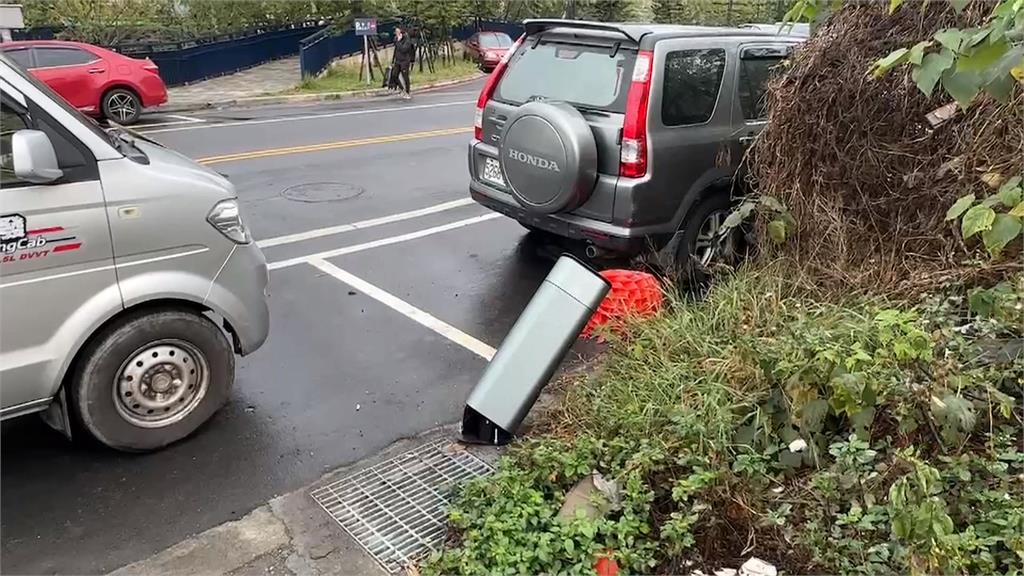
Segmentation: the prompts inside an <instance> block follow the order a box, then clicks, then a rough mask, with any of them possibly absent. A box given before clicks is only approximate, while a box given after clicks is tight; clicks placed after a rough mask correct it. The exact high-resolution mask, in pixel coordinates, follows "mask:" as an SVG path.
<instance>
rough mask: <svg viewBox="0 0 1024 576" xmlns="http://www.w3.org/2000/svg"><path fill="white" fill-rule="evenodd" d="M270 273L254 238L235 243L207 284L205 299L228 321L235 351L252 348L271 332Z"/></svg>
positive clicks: (248, 351)
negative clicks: (252, 240)
mask: <svg viewBox="0 0 1024 576" xmlns="http://www.w3.org/2000/svg"><path fill="white" fill-rule="evenodd" d="M269 298H270V273H269V271H268V270H267V260H266V258H264V256H263V251H262V250H260V248H259V246H257V245H256V243H255V242H250V243H249V244H240V245H237V246H235V247H234V249H233V250H232V251H231V254H230V255H229V256H228V258H227V261H226V262H225V263H224V267H223V268H221V271H220V272H219V273H218V274H217V277H216V278H214V280H213V283H212V284H211V285H210V294H209V296H207V302H206V304H208V305H209V306H210V307H211V308H213V309H214V310H217V311H218V312H219V313H220V314H221V315H222V316H224V320H225V321H227V323H228V324H229V325H230V327H231V330H232V332H233V333H234V336H235V338H236V342H235V344H236V347H237V348H238V353H239V354H241V355H243V356H245V355H246V354H249V353H251V352H254V351H255V350H256V349H258V348H259V347H260V346H262V345H263V343H264V342H265V341H266V340H267V336H268V335H269V334H270V305H269Z"/></svg>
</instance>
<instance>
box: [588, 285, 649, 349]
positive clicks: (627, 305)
mask: <svg viewBox="0 0 1024 576" xmlns="http://www.w3.org/2000/svg"><path fill="white" fill-rule="evenodd" d="M601 276H602V277H604V279H605V280H608V282H609V283H610V284H611V286H612V287H611V290H609V291H608V295H607V296H605V298H604V300H602V301H601V305H600V306H598V308H597V311H596V312H594V315H593V316H591V317H590V321H589V322H587V325H586V327H585V328H583V336H585V337H590V336H591V335H593V333H594V330H595V329H596V328H597V327H599V326H604V325H606V324H610V325H611V326H612V327H613V328H616V327H621V325H622V322H623V320H625V319H626V318H627V317H629V316H641V317H645V316H653V315H654V314H657V313H658V311H659V310H661V306H662V304H663V302H664V294H663V293H662V291H661V284H659V283H658V279H657V278H655V277H654V276H653V275H651V274H648V273H646V272H639V271H637V270H605V271H603V272H601Z"/></svg>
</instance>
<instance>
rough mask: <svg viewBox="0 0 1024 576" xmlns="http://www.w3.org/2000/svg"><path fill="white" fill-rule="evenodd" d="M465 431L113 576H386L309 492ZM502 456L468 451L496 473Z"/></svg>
mask: <svg viewBox="0 0 1024 576" xmlns="http://www.w3.org/2000/svg"><path fill="white" fill-rule="evenodd" d="M457 434H458V426H457V425H454V426H445V427H442V428H437V429H435V430H431V431H429V432H427V433H425V434H423V435H421V436H417V437H415V438H411V439H406V440H400V441H398V442H396V443H395V444H392V445H391V446H389V447H388V448H386V449H384V450H383V451H381V452H380V453H378V454H376V455H374V456H372V457H370V458H367V459H365V460H362V461H360V462H356V463H353V464H351V465H349V466H346V467H344V468H341V469H338V470H335V471H334V472H331V473H329V474H327V475H326V476H324V477H322V478H321V479H320V480H318V481H316V482H314V483H313V484H312V485H310V486H306V487H303V488H301V489H299V490H296V491H294V492H291V493H289V494H285V495H283V496H278V497H277V498H274V499H273V500H271V501H269V502H268V503H266V504H264V505H263V506H260V507H259V508H256V509H255V510H253V511H252V512H250V513H249V514H247V515H246V516H244V517H242V518H240V519H239V520H235V521H233V522H227V523H224V524H221V525H220V526H216V527H214V528H211V529H209V530H207V531H205V532H202V533H200V534H197V535H195V536H192V537H190V538H187V539H186V540H183V541H182V542H179V543H178V544H175V545H174V546H171V547H170V548H168V549H166V550H164V551H163V552H159V553H157V554H155V555H154V556H151V557H149V558H147V559H145V560H141V561H139V562H135V563H133V564H129V565H127V566H124V567H122V568H119V569H117V570H115V571H114V572H111V574H110V576H138V575H141V574H161V575H164V576H187V575H188V576H195V575H207V574H209V575H213V574H227V575H238V576H242V575H245V576H249V575H253V574H274V575H280V576H291V575H301V576H306V575H309V576H319V575H324V576H326V575H343V576H347V575H353V576H354V575H360V576H361V575H373V574H379V575H384V574H386V572H385V571H384V570H383V569H382V568H381V566H380V565H379V564H378V563H377V562H376V561H375V560H374V559H373V558H372V557H371V556H370V555H369V554H368V553H367V552H366V550H365V549H363V548H362V547H361V546H360V545H359V544H358V543H356V541H355V540H353V538H352V537H351V536H349V535H348V533H346V532H345V531H344V530H343V529H342V528H341V526H339V525H338V524H337V523H336V522H335V521H334V519H332V518H331V517H330V516H329V515H328V514H327V512H325V511H324V509H323V508H321V507H320V506H319V505H318V504H317V503H316V501H314V499H313V497H312V496H311V495H310V492H311V491H313V489H315V488H319V487H323V486H326V485H328V484H330V483H332V482H335V481H337V480H339V479H342V478H346V477H349V476H351V475H352V474H354V473H356V472H359V471H363V470H366V469H368V468H370V467H371V466H375V465H378V464H380V463H382V462H386V461H388V460H390V459H393V458H395V457H396V456H399V455H402V454H404V453H407V452H410V451H412V450H416V449H418V448H420V447H423V446H426V445H428V444H431V443H433V442H438V441H444V440H454V438H455V436H456V435H457ZM500 450H501V449H498V448H493V447H486V446H472V447H469V448H468V451H469V452H470V453H472V455H474V456H476V457H477V458H479V459H481V460H483V461H484V462H487V463H489V464H490V465H492V466H493V465H494V463H495V462H496V461H497V459H498V457H499V455H500Z"/></svg>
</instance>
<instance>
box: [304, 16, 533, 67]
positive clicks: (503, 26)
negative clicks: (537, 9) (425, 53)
mask: <svg viewBox="0 0 1024 576" xmlns="http://www.w3.org/2000/svg"><path fill="white" fill-rule="evenodd" d="M397 25H398V22H385V23H380V24H378V26H377V33H378V34H379V35H385V37H387V38H390V37H392V36H393V35H394V31H395V26H397ZM477 30H487V31H495V32H505V33H506V34H508V35H509V36H511V37H512V38H513V39H515V38H518V37H519V35H520V34H522V33H523V25H522V24H521V23H519V22H502V21H490V20H485V21H481V22H480V25H479V28H478V27H477V26H476V25H475V24H468V25H465V26H460V27H458V28H455V29H453V30H452V37H453V38H454V39H456V40H465V39H466V38H469V37H470V36H472V35H473V33H475V32H477ZM362 49H363V39H362V38H360V37H359V36H356V35H355V32H354V31H353V30H351V29H350V30H347V31H346V32H344V33H343V34H336V33H335V32H334V31H333V30H330V29H325V30H321V31H319V32H317V33H316V34H313V35H311V36H309V37H308V38H305V39H303V40H302V42H301V43H300V48H299V65H300V67H301V69H302V77H303V78H305V77H307V76H316V75H317V74H319V73H320V72H323V70H324V69H325V68H327V65H328V64H330V63H331V60H334V59H335V58H340V57H342V56H351V55H353V54H359V53H360V52H361V51H362Z"/></svg>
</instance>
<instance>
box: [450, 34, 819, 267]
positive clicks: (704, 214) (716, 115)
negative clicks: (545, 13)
mask: <svg viewBox="0 0 1024 576" xmlns="http://www.w3.org/2000/svg"><path fill="white" fill-rule="evenodd" d="M525 27H526V30H525V34H524V35H523V37H522V38H520V39H519V41H518V42H517V43H516V45H515V46H514V47H513V48H512V49H511V50H510V51H509V53H508V56H507V57H506V60H504V61H503V62H502V63H501V64H499V65H498V67H497V68H496V69H495V70H494V72H493V73H492V74H491V75H490V77H489V78H488V80H487V83H486V85H485V86H484V89H483V90H482V92H481V93H480V97H479V100H478V102H477V109H476V118H475V128H476V130H475V135H474V138H473V140H472V142H471V143H470V146H469V170H470V175H471V181H470V194H471V196H472V197H473V199H474V200H476V201H477V202H479V203H480V204H482V205H484V206H486V207H488V208H490V209H492V210H495V211H497V212H500V213H502V214H505V215H507V216H510V217H512V218H514V219H516V220H518V221H519V222H520V223H522V224H523V225H524V226H525V227H527V228H529V229H531V230H539V231H544V232H547V233H551V234H554V235H557V236H561V237H565V238H572V239H577V240H583V241H585V242H586V243H587V250H586V251H587V254H588V255H589V256H592V257H594V256H599V255H613V254H614V255H633V254H637V253H639V252H641V251H642V250H645V249H653V250H655V251H661V253H662V254H665V255H668V256H669V257H670V258H669V261H670V262H673V261H674V263H675V264H676V265H679V266H684V267H688V266H690V265H691V264H692V263H693V261H694V259H696V260H698V261H701V263H703V264H706V263H707V262H708V261H709V260H710V258H711V256H712V254H713V246H714V245H715V242H716V239H717V238H719V235H718V232H719V230H720V229H721V226H722V224H723V222H724V220H725V216H726V215H727V212H728V210H729V207H730V202H731V199H732V197H733V196H734V195H736V194H737V193H742V192H743V190H742V178H738V177H737V175H738V173H739V166H740V161H741V159H742V157H743V154H744V150H745V148H746V146H747V145H748V144H750V142H752V141H753V139H754V137H755V136H756V135H757V133H758V132H759V131H760V129H761V127H762V126H763V125H764V123H765V111H764V107H763V96H764V90H765V81H766V80H767V79H768V77H769V75H770V74H771V71H772V69H773V68H774V67H775V66H776V65H777V64H779V62H780V61H781V60H782V59H784V58H785V57H786V56H787V55H788V54H789V52H790V51H791V50H792V49H793V47H794V46H796V45H797V44H798V43H799V42H801V41H802V40H803V38H801V37H797V36H787V35H780V34H777V33H775V32H769V31H762V30H758V29H754V28H711V27H699V26H675V25H657V24H608V23H599V22H581V21H573V20H527V21H526V22H525Z"/></svg>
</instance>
